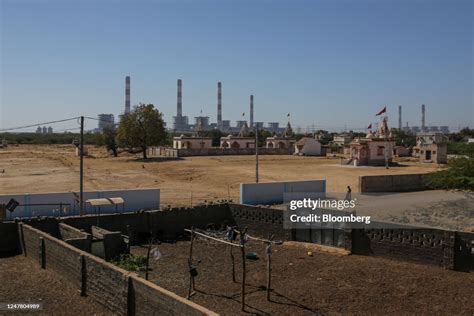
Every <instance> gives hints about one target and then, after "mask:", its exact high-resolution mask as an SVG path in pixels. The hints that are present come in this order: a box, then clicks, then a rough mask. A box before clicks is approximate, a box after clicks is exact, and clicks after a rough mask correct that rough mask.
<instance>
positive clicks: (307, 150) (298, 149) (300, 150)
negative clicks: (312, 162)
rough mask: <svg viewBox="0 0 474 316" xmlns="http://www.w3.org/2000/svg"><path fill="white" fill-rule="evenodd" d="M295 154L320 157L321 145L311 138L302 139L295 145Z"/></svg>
mask: <svg viewBox="0 0 474 316" xmlns="http://www.w3.org/2000/svg"><path fill="white" fill-rule="evenodd" d="M295 154H296V155H305V156H321V155H322V150H321V143H320V142H319V141H318V140H316V139H314V138H313V137H303V138H301V139H300V140H299V141H297V142H296V143H295Z"/></svg>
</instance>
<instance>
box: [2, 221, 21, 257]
mask: <svg viewBox="0 0 474 316" xmlns="http://www.w3.org/2000/svg"><path fill="white" fill-rule="evenodd" d="M20 250H21V249H20V243H19V236H18V229H17V224H16V223H14V222H7V223H2V222H0V253H1V252H5V253H19V252H20Z"/></svg>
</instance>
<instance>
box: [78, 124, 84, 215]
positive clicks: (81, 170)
mask: <svg viewBox="0 0 474 316" xmlns="http://www.w3.org/2000/svg"><path fill="white" fill-rule="evenodd" d="M79 157H80V163H79V174H80V175H79V177H80V180H79V181H80V182H79V183H80V184H79V186H80V189H79V192H80V193H79V212H80V214H81V216H83V215H84V116H81V143H80V144H79Z"/></svg>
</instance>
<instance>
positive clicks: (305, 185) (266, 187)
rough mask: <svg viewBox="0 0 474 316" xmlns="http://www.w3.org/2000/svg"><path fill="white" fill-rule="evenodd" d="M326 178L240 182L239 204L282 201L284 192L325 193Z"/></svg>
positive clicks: (293, 193) (295, 193) (296, 193)
mask: <svg viewBox="0 0 474 316" xmlns="http://www.w3.org/2000/svg"><path fill="white" fill-rule="evenodd" d="M325 192H326V180H308V181H284V182H268V183H241V184H240V204H249V205H257V204H273V203H283V202H284V199H285V194H292V195H294V196H295V198H296V196H297V195H298V193H301V194H303V195H304V194H307V193H325Z"/></svg>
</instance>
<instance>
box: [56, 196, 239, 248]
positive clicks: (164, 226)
mask: <svg viewBox="0 0 474 316" xmlns="http://www.w3.org/2000/svg"><path fill="white" fill-rule="evenodd" d="M61 221H62V222H64V223H66V224H68V225H71V226H74V227H76V228H78V229H83V230H85V231H87V232H90V231H91V227H92V226H100V227H101V228H104V229H107V230H109V231H120V232H121V233H122V234H124V235H129V233H130V234H131V243H132V244H133V243H134V242H135V241H136V240H137V239H140V236H143V235H147V234H149V233H150V232H152V233H153V234H154V235H156V236H157V237H159V238H163V239H165V240H168V239H170V240H171V239H177V238H178V237H179V236H180V235H183V233H184V229H185V228H190V227H191V226H194V227H196V228H206V226H207V225H208V224H214V225H215V226H217V227H216V228H219V227H220V226H222V225H225V224H232V223H233V218H232V215H231V213H230V210H229V207H228V205H227V204H214V205H202V206H196V207H193V208H185V207H182V208H172V209H167V210H160V211H150V212H137V213H123V214H107V215H102V216H100V217H99V216H97V215H87V216H71V217H66V218H62V219H61ZM127 225H128V229H127ZM129 230H130V231H129Z"/></svg>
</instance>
